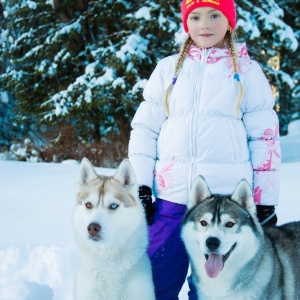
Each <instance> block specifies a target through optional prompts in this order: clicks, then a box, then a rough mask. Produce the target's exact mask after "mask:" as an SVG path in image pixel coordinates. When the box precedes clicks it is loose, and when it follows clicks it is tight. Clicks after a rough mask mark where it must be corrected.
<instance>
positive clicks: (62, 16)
mask: <svg viewBox="0 0 300 300" xmlns="http://www.w3.org/2000/svg"><path fill="white" fill-rule="evenodd" d="M180 2H181V1H179V0H177V1H176V0H170V1H163V0H157V1H148V0H141V1H134V0H131V1H125V0H114V1H112V0H104V1H102V0H94V1H92V0H90V1H88V0H41V1H31V0H0V15H1V17H0V41H1V48H0V152H1V153H2V157H3V156H4V157H5V159H17V160H25V161H44V162H50V161H53V162H61V161H63V160H65V159H70V158H72V159H77V160H80V159H81V158H82V157H84V156H86V157H89V159H90V160H91V161H92V162H93V163H94V164H96V165H98V166H102V167H115V166H116V165H117V164H118V163H119V162H120V161H121V160H122V159H123V158H124V157H126V156H127V144H128V140H129V132H130V122H131V119H132V117H133V115H134V112H135V110H136V109H137V107H138V105H139V103H140V101H141V100H142V91H143V87H144V85H145V83H146V81H147V79H148V78H149V76H150V74H151V72H152V71H153V69H154V67H155V65H156V64H157V62H158V61H159V60H160V59H162V58H163V57H165V56H168V55H171V54H173V53H176V52H178V50H179V47H180V43H181V42H182V41H183V40H184V38H185V33H184V32H183V29H182V25H181V14H180ZM236 6H237V16H238V22H237V33H238V39H239V41H240V42H243V41H246V42H247V45H248V50H249V54H250V56H251V57H252V58H253V59H255V60H257V61H258V62H259V63H260V64H261V66H262V68H263V70H264V72H265V74H266V76H267V78H268V79H269V81H270V83H271V85H272V88H273V90H274V95H275V98H276V107H275V109H276V111H277V112H278V115H279V118H280V133H281V135H286V134H287V133H288V132H287V128H288V124H289V123H290V122H291V121H293V120H297V119H300V87H299V79H300V70H299V57H300V55H299V47H298V41H299V37H300V14H299V7H300V0H252V1H249V0H236Z"/></svg>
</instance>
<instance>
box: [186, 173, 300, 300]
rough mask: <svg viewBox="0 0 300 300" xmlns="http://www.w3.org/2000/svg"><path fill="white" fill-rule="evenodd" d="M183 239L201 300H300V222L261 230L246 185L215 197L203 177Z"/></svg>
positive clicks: (198, 181)
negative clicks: (230, 192) (231, 192)
mask: <svg viewBox="0 0 300 300" xmlns="http://www.w3.org/2000/svg"><path fill="white" fill-rule="evenodd" d="M182 238H183V241H184V243H185V246H186V248H187V251H188V253H189V257H190V262H191V268H192V273H193V280H194V284H195V286H196V288H197V292H198V298H199V299H201V300H205V299H213V300H216V299H222V300H226V299H230V300H234V299H237V300H241V299H243V300H246V299H255V300H260V299H263V300H266V299H270V300H276V299H281V300H282V299H285V300H296V299H300V222H294V223H289V224H285V225H282V226H278V227H268V228H267V227H266V228H262V227H261V225H260V224H259V222H258V220H257V218H256V206H255V204H254V201H253V197H252V191H251V188H250V186H249V184H248V182H247V181H246V180H242V181H241V182H240V183H239V184H238V186H237V187H236V189H235V191H234V192H233V194H232V195H226V196H224V195H212V194H211V193H210V191H209V188H208V186H207V184H206V182H205V180H204V178H203V177H201V176H199V177H198V178H197V179H196V181H195V183H194V185H193V188H192V196H191V199H190V204H189V209H188V211H187V214H186V216H185V220H184V222H183V226H182Z"/></svg>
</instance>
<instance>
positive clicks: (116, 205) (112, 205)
mask: <svg viewBox="0 0 300 300" xmlns="http://www.w3.org/2000/svg"><path fill="white" fill-rule="evenodd" d="M118 207H119V205H118V204H116V203H112V204H111V205H110V206H109V209H117V208H118Z"/></svg>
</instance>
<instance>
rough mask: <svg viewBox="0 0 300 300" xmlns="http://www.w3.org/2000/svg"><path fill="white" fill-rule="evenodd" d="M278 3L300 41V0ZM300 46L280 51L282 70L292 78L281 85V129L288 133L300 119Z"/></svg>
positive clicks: (286, 20)
mask: <svg viewBox="0 0 300 300" xmlns="http://www.w3.org/2000/svg"><path fill="white" fill-rule="evenodd" d="M278 4H279V5H280V7H281V8H282V9H283V11H284V16H283V21H284V22H285V23H286V24H288V25H289V26H291V28H292V29H293V31H294V34H295V37H296V39H297V40H298V42H299V41H300V15H299V7H300V0H279V1H278ZM299 57H300V47H299V45H298V48H297V49H296V50H295V51H291V49H288V48H283V49H281V51H280V70H281V71H283V72H284V73H286V74H289V75H290V77H291V80H288V81H287V82H286V81H284V80H283V81H282V86H280V88H279V90H280V115H279V117H280V122H281V130H282V132H283V133H284V134H285V133H287V125H288V124H289V123H290V122H291V121H293V120H296V119H300V70H299Z"/></svg>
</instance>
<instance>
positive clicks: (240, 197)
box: [231, 179, 256, 216]
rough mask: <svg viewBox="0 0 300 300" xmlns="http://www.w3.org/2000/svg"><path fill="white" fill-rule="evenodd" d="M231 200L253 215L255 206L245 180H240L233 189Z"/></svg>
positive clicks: (250, 190)
mask: <svg viewBox="0 0 300 300" xmlns="http://www.w3.org/2000/svg"><path fill="white" fill-rule="evenodd" d="M231 199H232V200H234V201H235V202H237V203H238V204H239V205H241V206H242V207H243V208H245V209H246V210H248V212H249V213H250V214H251V215H253V216H254V215H255V212H256V206H255V203H254V199H253V196H252V189H251V187H250V185H249V183H248V181H247V180H246V179H242V180H241V181H240V182H239V183H238V185H237V187H236V188H235V190H234V192H233V194H232V195H231Z"/></svg>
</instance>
